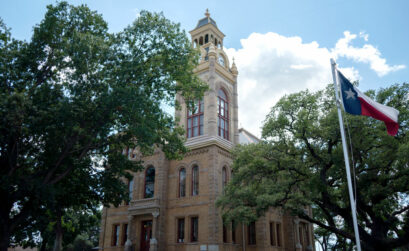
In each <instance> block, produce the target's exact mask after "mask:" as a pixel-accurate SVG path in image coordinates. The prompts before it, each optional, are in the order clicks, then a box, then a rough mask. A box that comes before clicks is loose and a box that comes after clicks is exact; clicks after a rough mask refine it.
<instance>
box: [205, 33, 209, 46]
mask: <svg viewBox="0 0 409 251" xmlns="http://www.w3.org/2000/svg"><path fill="white" fill-rule="evenodd" d="M208 42H209V35H208V34H206V35H205V44H207V43H208Z"/></svg>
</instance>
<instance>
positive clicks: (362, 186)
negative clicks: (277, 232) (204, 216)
mask: <svg viewBox="0 0 409 251" xmlns="http://www.w3.org/2000/svg"><path fill="white" fill-rule="evenodd" d="M368 95H370V96H371V97H372V98H374V99H375V100H377V101H378V102H380V103H383V104H386V105H389V106H392V107H395V108H396V109H398V110H399V111H400V115H399V124H400V129H399V132H398V134H397V136H396V137H391V136H389V135H388V134H387V133H386V128H385V126H384V124H383V122H381V121H377V120H374V119H372V118H369V117H364V116H353V115H349V114H345V115H344V120H345V124H346V127H347V131H348V133H347V134H348V135H350V138H349V137H348V141H349V143H350V144H351V145H352V155H351V156H353V163H351V166H353V167H354V170H355V176H356V192H357V210H358V212H357V213H358V220H359V231H360V235H361V239H362V240H361V241H362V244H363V247H364V248H365V249H366V250H391V249H392V248H397V247H402V246H404V245H408V243H409V220H408V219H409V218H408V216H409V215H408V210H409V204H408V193H409V182H407V181H408V179H409V166H408V163H409V154H408V153H409V135H408V129H409V128H408V121H409V84H406V83H404V84H401V85H392V86H391V87H388V88H385V89H380V90H378V91H377V92H376V93H375V92H374V91H370V92H368ZM333 97H334V93H333V87H332V86H331V85H329V86H328V87H327V88H326V89H325V90H321V91H318V92H315V93H311V92H309V91H303V92H299V93H295V94H291V95H287V96H284V97H283V98H281V100H280V101H279V102H278V103H277V104H276V105H275V106H274V107H273V108H272V110H271V112H270V114H269V115H268V116H267V118H266V120H265V123H264V127H263V131H262V135H263V140H262V142H260V143H259V144H254V145H244V146H238V147H237V148H236V149H235V150H234V158H235V161H234V164H233V171H234V178H233V180H232V181H231V182H230V183H229V185H228V186H227V188H226V193H225V195H224V196H222V197H221V198H220V199H219V200H218V202H217V204H218V205H219V206H220V207H221V208H222V209H223V210H224V218H225V219H226V220H227V221H230V220H232V219H235V220H239V219H240V220H241V221H243V222H246V223H248V222H250V221H252V220H254V219H256V218H257V217H259V216H261V215H263V214H264V213H265V212H266V210H268V208H270V207H278V208H281V209H283V210H286V211H288V212H291V213H292V214H294V215H297V216H299V217H300V218H303V219H305V220H307V221H310V222H312V223H315V224H316V225H317V227H318V230H317V231H316V233H319V234H321V237H325V238H326V240H327V241H328V240H329V239H333V240H332V241H329V242H327V243H326V244H327V245H332V248H335V249H343V250H347V249H350V248H351V247H350V243H351V241H352V242H354V241H355V240H354V233H353V228H352V216H351V213H350V205H349V197H348V189H347V182H346V174H345V173H346V172H345V165H344V159H343V151H342V145H341V138H340V131H339V122H338V116H337V110H336V105H335V101H334V98H333ZM351 160H352V158H351ZM305 206H310V207H312V209H313V215H312V216H311V215H307V214H306V213H305V212H304V210H303V207H305ZM334 236H336V239H335V240H334ZM348 243H349V244H348Z"/></svg>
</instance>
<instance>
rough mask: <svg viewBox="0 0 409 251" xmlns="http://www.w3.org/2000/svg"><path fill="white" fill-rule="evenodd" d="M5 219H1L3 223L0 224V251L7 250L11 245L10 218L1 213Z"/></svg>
mask: <svg viewBox="0 0 409 251" xmlns="http://www.w3.org/2000/svg"><path fill="white" fill-rule="evenodd" d="M0 217H2V218H3V219H1V220H0V222H2V223H3V224H0V225H1V226H0V251H7V249H8V247H9V245H10V224H8V223H7V222H8V219H7V218H5V217H4V215H1V216H0Z"/></svg>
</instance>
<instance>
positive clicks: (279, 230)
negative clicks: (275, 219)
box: [276, 223, 281, 247]
mask: <svg viewBox="0 0 409 251" xmlns="http://www.w3.org/2000/svg"><path fill="white" fill-rule="evenodd" d="M276 232H277V246H279V247H281V224H280V223H277V224H276Z"/></svg>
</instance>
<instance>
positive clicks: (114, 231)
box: [111, 225, 120, 246]
mask: <svg viewBox="0 0 409 251" xmlns="http://www.w3.org/2000/svg"><path fill="white" fill-rule="evenodd" d="M119 229H120V228H119V225H113V226H112V243H111V244H112V246H118V244H119Z"/></svg>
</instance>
